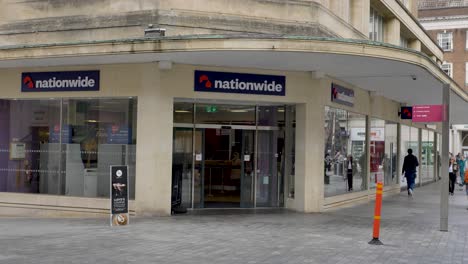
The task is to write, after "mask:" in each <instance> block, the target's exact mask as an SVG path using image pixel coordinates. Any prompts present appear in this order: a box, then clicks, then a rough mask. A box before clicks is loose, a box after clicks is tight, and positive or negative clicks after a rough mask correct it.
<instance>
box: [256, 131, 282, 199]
mask: <svg viewBox="0 0 468 264" xmlns="http://www.w3.org/2000/svg"><path fill="white" fill-rule="evenodd" d="M257 133H258V147H257V156H258V158H257V207H277V206H279V195H280V194H279V192H280V189H281V187H282V186H281V185H280V184H281V182H282V180H281V175H280V173H278V170H279V169H280V168H281V164H282V163H281V161H282V155H281V149H282V147H283V142H284V141H283V137H280V136H279V134H280V133H283V132H282V131H277V130H274V131H268V130H263V131H262V130H259V131H257Z"/></svg>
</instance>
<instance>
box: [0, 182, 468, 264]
mask: <svg viewBox="0 0 468 264" xmlns="http://www.w3.org/2000/svg"><path fill="white" fill-rule="evenodd" d="M439 195H440V185H439V184H431V185H427V186H424V187H421V188H418V189H416V190H415V196H414V197H413V198H408V196H407V195H406V193H404V192H403V193H401V194H400V195H395V196H393V197H388V198H386V199H385V200H384V203H383V209H382V210H383V211H382V227H381V236H380V239H381V241H382V242H383V243H384V245H383V246H374V245H369V244H368V242H369V241H370V240H371V238H372V219H373V206H374V205H373V203H365V204H361V205H358V206H353V207H348V208H344V209H336V210H333V211H329V212H325V213H315V214H302V213H294V212H290V211H287V210H273V211H272V210H256V211H249V212H246V211H241V210H230V211H223V212H219V211H210V210H208V211H204V212H205V213H204V214H189V215H177V216H173V217H160V218H132V219H131V223H130V225H129V226H127V227H114V228H111V227H109V226H108V219H103V218H101V219H30V218H0V236H1V239H0V263H1V264H7V263H113V264H117V263H190V264H193V263H228V264H231V263H232V264H234V263H236V264H237V263H245V264H254V263H265V264H266V263H268V264H275V263H278V264H280V263H288V264H293V263H320V264H328V263H333V264H339V263H344V264H354V263H356V264H365V263H382V264H383V263H389V264H390V263H392V264H398V263H411V264H417V263H421V264H422V263H424V264H431V263H438V264H440V263H460V264H462V263H464V264H465V263H468V221H467V219H468V210H467V209H466V208H467V207H468V201H467V199H466V195H465V192H464V191H461V190H460V189H459V188H458V187H457V191H456V193H455V196H451V197H449V198H450V210H449V213H450V217H449V223H450V225H449V231H448V232H440V231H439V200H440V196H439Z"/></svg>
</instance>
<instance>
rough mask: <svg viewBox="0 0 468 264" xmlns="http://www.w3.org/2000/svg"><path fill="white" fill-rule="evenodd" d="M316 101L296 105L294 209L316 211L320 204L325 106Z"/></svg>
mask: <svg viewBox="0 0 468 264" xmlns="http://www.w3.org/2000/svg"><path fill="white" fill-rule="evenodd" d="M319 105H320V104H318V105H317V104H313V103H311V102H308V103H305V104H298V105H297V106H296V164H295V166H296V171H295V172H296V175H295V177H296V179H295V197H294V209H295V210H297V211H300V212H319V211H320V210H321V208H322V202H323V193H324V191H323V188H324V176H323V166H324V164H323V155H324V154H323V150H324V142H323V141H324V135H323V133H324V131H323V111H324V109H321V107H320V106H319ZM319 124H320V125H319Z"/></svg>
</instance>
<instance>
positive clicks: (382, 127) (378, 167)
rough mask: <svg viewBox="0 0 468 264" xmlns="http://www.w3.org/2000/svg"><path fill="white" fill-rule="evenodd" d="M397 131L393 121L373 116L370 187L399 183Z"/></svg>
mask: <svg viewBox="0 0 468 264" xmlns="http://www.w3.org/2000/svg"><path fill="white" fill-rule="evenodd" d="M397 131H398V125H397V124H396V123H393V122H389V121H385V120H381V119H377V118H372V119H371V131H370V164H369V166H370V173H371V175H370V185H369V186H370V187H371V188H375V186H376V184H377V182H378V181H382V182H383V183H384V186H388V185H392V184H395V183H397V178H398V175H397V167H396V164H397Z"/></svg>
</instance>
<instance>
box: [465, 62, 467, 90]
mask: <svg viewBox="0 0 468 264" xmlns="http://www.w3.org/2000/svg"><path fill="white" fill-rule="evenodd" d="M465 85H466V86H468V62H466V65H465Z"/></svg>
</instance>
